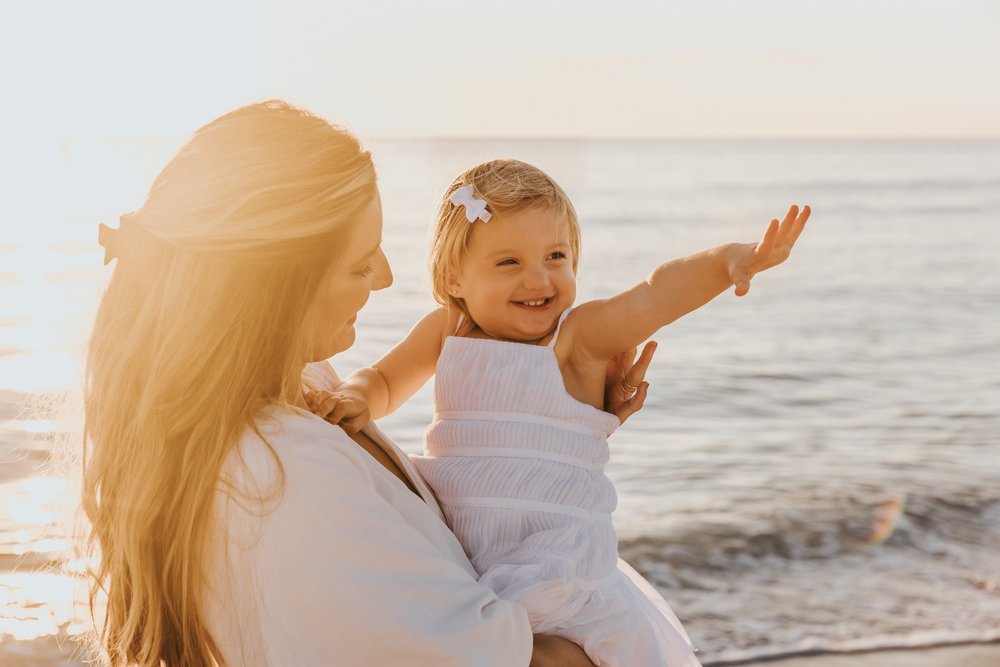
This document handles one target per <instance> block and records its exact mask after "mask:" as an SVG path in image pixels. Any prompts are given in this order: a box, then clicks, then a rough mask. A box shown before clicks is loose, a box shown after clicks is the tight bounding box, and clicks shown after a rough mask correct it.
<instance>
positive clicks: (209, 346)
mask: <svg viewBox="0 0 1000 667" xmlns="http://www.w3.org/2000/svg"><path fill="white" fill-rule="evenodd" d="M375 193H376V185H375V172H374V168H373V165H372V161H371V156H370V155H369V154H368V153H367V152H365V151H364V150H362V148H361V145H360V144H359V142H358V140H357V139H356V138H355V137H354V136H353V135H351V134H350V133H349V132H348V131H346V130H345V129H343V128H339V127H335V126H332V125H330V124H329V123H328V122H326V121H325V120H323V119H321V118H318V117H316V116H314V115H312V114H310V113H308V112H306V111H304V110H301V109H297V108H295V107H292V106H290V105H288V104H286V103H284V102H281V101H269V102H263V103H261V104H255V105H252V106H247V107H243V108H241V109H237V110H236V111H233V112H232V113H229V114H226V115H224V116H222V117H220V118H218V119H216V120H214V121H212V122H211V123H209V124H208V125H206V126H204V127H202V128H201V129H199V130H198V131H197V132H196V133H195V134H194V136H193V137H192V138H191V139H190V140H189V141H188V142H187V144H185V145H184V146H183V147H182V148H181V149H180V150H179V151H178V153H177V154H176V155H175V156H174V158H173V159H172V160H171V161H170V163H169V164H168V165H167V166H166V168H165V169H164V170H163V171H162V172H161V173H160V175H159V176H158V177H157V179H156V181H155V182H154V183H153V186H152V188H151V189H150V191H149V194H148V196H147V199H146V202H145V203H144V204H143V206H142V207H141V208H140V209H138V210H136V211H134V212H132V213H129V214H128V215H126V216H123V217H122V221H121V227H120V228H119V229H118V230H111V231H110V232H109V231H108V230H103V231H104V233H105V234H106V236H108V237H112V238H106V239H105V245H106V247H107V248H108V250H109V252H112V253H113V256H117V257H118V263H117V265H116V267H115V270H114V275H113V276H112V279H111V281H110V284H109V285H108V288H107V291H106V292H105V294H104V296H103V298H102V300H101V304H100V307H99V310H98V313H97V318H96V322H95V324H94V331H93V335H92V338H91V341H90V347H89V350H88V356H87V365H86V386H85V390H84V400H85V410H86V420H85V426H84V443H85V448H86V449H87V450H89V451H85V456H84V481H83V484H84V487H83V508H84V511H85V513H86V515H87V519H88V520H89V522H90V525H91V528H90V534H89V537H88V542H87V548H88V551H89V552H90V553H91V554H92V555H94V556H96V557H99V565H95V566H94V569H93V570H92V571H91V576H92V582H91V594H90V603H91V612H92V613H96V612H95V611H94V610H95V602H96V600H97V599H98V598H100V597H103V596H106V602H107V611H106V614H105V615H104V617H103V622H101V621H99V625H101V626H102V632H101V642H102V644H103V646H104V649H105V650H106V651H107V652H108V654H109V658H110V663H111V665H126V664H128V665H132V664H137V665H143V666H146V665H157V666H159V665H161V664H165V665H196V666H201V665H211V664H214V662H213V661H216V660H217V661H219V662H221V657H220V656H219V655H218V651H217V649H216V647H215V644H214V643H213V642H212V639H211V638H210V637H209V635H208V631H207V629H206V627H205V620H204V617H203V616H202V613H201V607H200V605H201V601H202V594H203V591H204V590H205V589H206V584H207V583H208V582H206V581H205V577H206V572H205V566H206V558H207V557H208V544H209V539H210V536H211V535H212V532H213V530H217V529H218V526H216V527H215V528H213V526H212V509H213V502H214V497H215V494H216V492H217V490H218V489H219V488H220V485H224V483H225V480H223V479H221V477H222V475H223V474H224V470H223V463H224V462H225V461H226V459H227V457H228V456H229V455H230V454H231V453H232V452H233V451H234V449H235V448H236V447H237V446H238V444H239V441H240V437H241V435H242V434H243V433H244V432H245V431H246V430H247V429H248V428H250V429H254V430H255V431H256V430H257V427H256V425H255V417H257V416H259V413H260V412H261V410H262V409H263V408H264V407H265V406H267V405H270V404H284V403H290V402H292V401H293V400H294V398H295V396H296V395H297V393H298V392H299V391H300V379H299V373H300V371H301V367H302V363H303V361H305V359H304V358H303V350H304V349H305V345H306V341H304V340H303V338H304V333H303V326H302V322H303V320H304V318H305V315H306V312H307V310H308V308H309V306H310V303H311V301H312V300H313V296H314V294H315V289H316V286H317V285H319V284H320V282H321V279H322V277H323V276H324V274H325V272H326V271H327V270H329V268H330V267H331V266H333V265H335V264H336V262H337V259H338V252H339V251H340V249H341V247H342V246H343V245H344V244H345V236H346V235H348V234H350V233H352V232H353V231H354V229H355V228H354V225H353V224H352V223H353V221H354V220H356V219H357V217H358V215H359V213H360V212H361V211H362V210H363V209H364V207H365V206H366V205H367V204H369V203H370V202H371V200H372V198H373V197H374V196H375ZM258 433H259V431H258ZM271 454H272V455H274V452H273V450H272V452H271ZM275 458H276V457H275ZM277 463H278V466H279V468H278V469H279V470H280V462H277ZM278 483H279V485H278V487H277V490H278V492H280V489H281V485H282V484H283V477H281V478H280V479H279V480H278Z"/></svg>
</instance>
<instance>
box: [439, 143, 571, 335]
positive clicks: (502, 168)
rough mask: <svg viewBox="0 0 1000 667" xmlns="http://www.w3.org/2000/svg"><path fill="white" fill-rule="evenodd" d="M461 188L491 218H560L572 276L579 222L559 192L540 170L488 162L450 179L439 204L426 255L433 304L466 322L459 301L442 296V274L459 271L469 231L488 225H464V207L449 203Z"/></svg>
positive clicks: (511, 162)
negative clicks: (546, 211)
mask: <svg viewBox="0 0 1000 667" xmlns="http://www.w3.org/2000/svg"><path fill="white" fill-rule="evenodd" d="M466 185H471V186H472V191H473V196H474V197H477V198H479V199H484V200H486V204H487V210H489V212H491V213H493V214H497V213H500V214H503V213H515V212H517V211H521V210H524V209H527V208H531V207H534V206H544V207H548V208H550V209H552V210H553V211H554V212H555V213H556V215H557V216H559V217H561V218H564V219H565V220H566V223H567V224H568V225H569V241H570V248H571V250H572V251H573V271H576V267H577V264H578V263H579V261H580V223H579V221H578V220H577V217H576V210H575V209H574V208H573V204H572V202H570V200H569V197H568V196H567V195H566V193H565V192H564V191H563V189H562V188H561V187H559V184H558V183H556V182H555V181H554V180H552V178H551V177H550V176H549V175H548V174H546V173H545V172H544V171H542V170H541V169H539V168H538V167H535V166H533V165H530V164H528V163H526V162H521V161H520V160H490V161H489V162H484V163H482V164H479V165H476V166H475V167H472V168H471V169H469V170H467V171H466V172H464V173H463V174H461V175H460V176H459V177H458V178H456V179H455V180H454V182H452V184H451V185H449V186H448V191H447V192H445V195H444V198H443V199H442V200H441V206H440V208H439V209H438V214H437V224H436V225H435V229H434V239H433V241H432V244H431V253H430V272H431V289H432V291H433V293H434V300H435V301H437V302H438V303H440V304H441V305H442V306H448V307H452V308H457V309H458V310H459V311H460V312H462V313H465V316H466V317H469V313H468V312H467V311H466V308H465V304H464V303H463V302H462V300H461V299H459V298H457V297H454V296H452V295H451V294H449V293H448V288H447V280H448V274H449V273H457V272H458V271H459V269H460V268H461V266H462V259H463V256H464V254H465V251H466V248H467V247H468V242H469V234H471V233H472V229H473V227H474V226H475V225H480V224H494V223H493V222H492V221H491V222H490V223H483V222H482V221H480V220H477V221H476V222H474V223H471V224H470V223H469V220H468V218H467V217H466V215H465V209H464V207H462V206H456V205H455V204H452V203H451V199H450V197H451V195H452V194H453V193H454V192H455V191H456V190H458V189H459V188H461V187H464V186H466Z"/></svg>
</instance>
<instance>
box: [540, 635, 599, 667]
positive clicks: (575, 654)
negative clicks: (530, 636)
mask: <svg viewBox="0 0 1000 667" xmlns="http://www.w3.org/2000/svg"><path fill="white" fill-rule="evenodd" d="M529 667H594V663H593V662H591V660H590V658H589V657H587V654H586V653H585V652H584V650H583V649H582V648H580V647H579V646H577V645H576V644H574V643H573V642H571V641H570V640H568V639H563V638H562V637H554V636H552V635H535V646H534V648H533V650H532V651H531V664H530V665H529Z"/></svg>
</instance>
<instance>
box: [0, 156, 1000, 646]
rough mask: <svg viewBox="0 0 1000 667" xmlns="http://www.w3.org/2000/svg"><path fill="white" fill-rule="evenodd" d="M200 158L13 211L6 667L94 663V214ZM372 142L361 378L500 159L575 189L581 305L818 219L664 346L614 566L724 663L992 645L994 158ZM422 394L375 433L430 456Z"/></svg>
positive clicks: (72, 167)
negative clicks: (85, 442)
mask: <svg viewBox="0 0 1000 667" xmlns="http://www.w3.org/2000/svg"><path fill="white" fill-rule="evenodd" d="M179 143H180V142H179V140H174V139H148V140H141V141H138V140H137V141H126V140H118V141H110V140H96V139H95V140H79V141H67V142H63V143H62V144H60V145H59V146H58V147H57V148H54V149H53V150H52V151H50V152H48V153H46V154H45V155H43V156H41V157H38V156H36V157H35V158H34V159H35V160H36V164H35V168H32V169H28V170H27V171H26V174H25V177H24V180H25V181H30V183H26V184H25V187H24V188H22V189H20V190H19V191H18V192H17V193H15V194H16V195H17V196H15V197H13V198H11V199H10V200H9V201H8V202H6V203H5V205H4V206H5V208H4V209H3V214H4V215H3V218H4V219H3V221H2V225H3V238H2V239H0V463H2V467H0V664H4V665H22V664H23V665H63V664H65V665H70V664H77V663H76V662H75V661H74V659H73V658H72V657H71V653H72V651H73V649H74V645H73V643H72V642H67V641H65V638H66V637H67V636H68V635H72V634H74V633H77V632H79V631H80V630H81V629H82V628H83V627H84V624H85V621H86V601H85V599H84V598H83V597H82V593H83V587H82V586H81V585H80V583H79V582H78V581H75V580H74V579H73V578H72V577H71V576H70V573H71V572H72V571H74V570H76V571H79V570H80V568H81V564H79V563H75V562H73V560H72V557H71V554H70V549H69V540H68V533H67V528H66V520H67V518H69V517H72V515H73V508H74V500H75V497H76V490H75V488H76V481H75V480H74V479H73V478H72V477H71V476H69V477H67V475H65V474H61V473H60V472H59V470H58V469H53V468H52V466H51V465H49V464H48V463H47V462H48V460H49V455H50V453H51V450H52V449H53V442H54V440H55V437H56V434H57V433H58V432H60V431H62V430H65V429H67V428H69V429H72V428H73V425H74V424H75V423H76V421H75V419H74V417H73V416H72V415H70V417H69V418H66V417H65V415H66V414H67V413H69V412H71V411H68V410H67V409H65V407H63V408H62V409H61V411H60V415H61V417H60V418H59V419H56V415H54V414H53V413H52V412H51V406H53V405H56V406H59V405H60V403H59V401H60V400H62V397H63V396H65V395H68V396H70V397H72V396H74V395H76V394H77V393H78V388H79V383H80V376H81V373H82V371H81V363H80V359H81V354H82V350H83V347H84V345H85V342H86V336H87V334H88V330H89V327H90V323H91V320H92V317H93V312H94V309H95V307H96V303H97V300H98V299H99V297H100V293H101V290H102V288H103V285H104V284H105V281H106V280H107V278H108V276H109V274H110V268H109V267H103V266H102V265H101V258H102V251H101V249H100V248H99V247H98V246H97V244H96V232H97V229H96V227H97V224H98V223H99V222H105V223H108V224H112V225H114V224H115V221H116V220H117V217H118V216H119V215H120V214H122V213H124V212H126V211H128V210H131V209H132V208H135V207H137V206H139V205H140V204H141V202H142V199H143V196H144V193H145V189H146V188H147V187H148V186H149V184H150V183H151V182H152V180H153V178H154V177H155V176H156V173H157V172H158V170H159V168H160V167H162V166H163V164H165V163H166V161H167V159H169V156H170V154H171V153H172V151H173V150H175V149H176V148H177V147H178V146H179ZM368 146H369V148H370V149H371V150H372V153H373V155H374V157H375V160H376V163H377V165H378V169H379V174H380V189H381V192H382V197H383V207H384V216H385V230H384V248H385V250H386V254H387V256H388V258H389V261H390V263H391V265H392V267H393V271H394V273H395V284H394V285H393V287H391V288H390V289H388V290H385V291H383V292H379V293H376V294H374V295H373V296H372V299H371V301H370V302H369V305H368V306H367V307H366V309H365V310H364V311H363V312H362V313H361V315H360V316H359V321H358V325H357V331H358V338H357V343H356V344H355V346H354V347H353V348H352V349H351V350H349V351H348V352H346V353H344V354H342V355H339V356H338V357H337V358H336V359H335V360H334V365H335V367H336V368H337V369H338V370H339V371H340V372H341V373H342V374H343V373H347V372H349V371H350V370H352V369H353V368H355V367H357V366H359V365H366V364H368V363H370V362H371V361H373V360H375V359H376V358H377V357H378V356H380V355H381V354H382V353H383V352H384V351H386V350H387V349H388V348H389V347H390V346H391V345H393V344H394V343H395V342H397V341H398V340H399V339H400V338H401V337H402V336H403V335H405V333H406V332H407V331H408V330H409V328H410V327H411V326H412V325H413V324H414V323H415V322H416V321H417V319H418V318H419V317H420V316H421V315H422V314H423V313H424V312H426V311H427V310H428V309H429V308H431V307H432V306H433V302H432V300H431V298H430V296H429V292H430V290H429V281H428V279H427V277H426V270H425V256H426V250H427V246H428V240H429V237H428V232H429V227H430V225H431V222H432V219H433V215H434V210H435V207H436V204H437V199H438V197H439V196H440V194H441V193H442V192H443V190H444V188H445V187H446V186H447V184H448V183H449V182H450V180H451V179H452V178H453V177H454V176H455V175H457V174H458V173H459V172H460V171H462V170H463V169H465V168H467V167H468V166H471V165H472V164H475V163H476V162H479V161H481V160H485V159H489V158H493V157H516V158H519V159H522V160H526V161H529V162H532V163H534V164H536V165H538V166H540V167H541V168H543V169H544V170H546V171H547V172H548V173H550V174H551V175H552V176H553V177H555V179H556V180H557V181H559V182H560V183H561V184H562V186H563V187H564V188H565V189H566V190H567V192H568V193H569V195H570V197H571V198H572V199H573V201H574V204H575V206H576V208H577V211H578V213H579V216H580V220H581V226H582V231H583V248H582V258H581V263H580V274H579V275H580V278H579V294H578V299H579V302H582V301H586V300H589V299H594V298H603V297H607V296H610V295H612V294H615V293H617V292H619V291H621V290H624V289H626V288H627V287H629V286H631V285H632V284H634V283H636V282H637V281H639V280H642V279H643V278H644V277H645V276H647V275H648V274H649V272H650V271H651V270H652V269H653V268H654V267H655V266H656V265H657V264H659V263H661V262H664V261H667V260H669V259H672V258H675V257H679V256H682V255H686V254H689V253H692V252H696V251H698V250H701V249H704V248H707V247H711V246H715V245H719V244H722V243H727V242H731V241H753V240H757V239H758V238H759V236H760V235H761V234H762V233H763V231H764V229H765V227H766V225H767V223H768V222H769V221H770V220H771V218H774V217H781V216H782V214H783V213H784V211H785V210H787V207H788V205H790V204H792V203H798V204H809V205H810V206H811V207H812V209H813V215H812V218H811V219H810V221H809V223H808V225H807V228H806V230H805V232H804V233H803V235H802V237H801V238H800V239H799V243H798V245H797V246H796V248H795V251H794V252H793V254H792V257H791V258H790V259H789V260H788V262H786V263H785V264H784V265H781V266H779V267H777V268H776V269H773V270H771V271H768V272H766V273H764V274H761V275H759V276H757V277H756V278H755V279H754V281H753V284H752V288H751V291H750V294H749V295H748V296H747V297H744V298H736V297H735V296H733V294H732V291H731V290H730V291H729V292H728V293H725V294H723V295H722V296H720V297H718V298H717V299H716V300H715V301H713V302H712V303H710V304H708V305H707V306H705V307H704V308H702V309H700V310H698V311H696V312H694V313H692V314H690V315H688V316H686V317H684V318H682V319H681V320H679V321H677V322H675V323H673V324H670V325H669V326H667V327H665V328H663V329H662V330H660V331H659V332H658V333H657V334H656V335H655V336H654V338H655V340H657V341H658V342H659V348H658V351H657V353H656V357H655V359H654V361H653V365H652V367H651V368H650V371H649V373H648V376H647V379H648V380H649V382H650V384H651V388H650V391H649V398H648V400H647V402H646V407H645V409H644V410H643V411H642V412H640V413H639V414H636V415H635V416H633V417H632V418H631V419H630V420H629V421H628V422H627V423H626V424H625V425H624V426H623V427H622V428H620V429H619V430H618V431H617V432H616V433H615V435H614V436H613V437H612V439H611V451H612V454H611V461H610V463H609V465H608V468H607V472H608V475H609V476H610V477H611V479H612V481H613V482H614V483H615V485H616V487H617V490H618V495H619V504H618V509H617V512H616V514H615V522H616V525H617V528H618V531H619V536H620V551H621V555H622V557H624V558H625V559H626V560H628V561H630V562H631V563H632V564H633V565H634V566H636V568H637V569H639V570H640V571H641V572H643V573H644V574H645V575H646V576H647V577H648V578H649V579H650V580H651V581H652V582H653V583H654V584H655V585H656V586H657V587H658V588H659V590H660V591H661V592H662V593H663V594H664V596H665V597H666V599H667V600H668V602H669V603H670V604H671V606H672V607H673V608H674V610H675V611H676V612H677V614H678V616H679V617H680V618H681V619H682V621H683V622H684V624H685V627H686V628H687V630H688V631H689V633H690V635H691V638H692V640H693V642H694V644H695V645H696V647H698V649H699V650H700V654H701V658H702V660H703V662H705V663H706V664H713V663H715V664H724V663H726V662H731V661H737V660H745V659H751V658H759V657H763V656H776V655H785V654H789V653H801V652H836V651H845V650H855V649H865V648H880V647H890V646H892V647H895V646H922V645H929V644H941V643H951V642H967V641H989V640H997V639H1000V557H998V556H997V554H998V553H1000V268H998V258H1000V141H997V140H991V141H986V140H983V141H974V140H963V141H946V140H921V141H916V140H915V141H906V140H856V141H854V140H734V141H730V140H628V141H610V140H471V139H470V140H415V139H414V140H401V139H380V140H372V141H370V142H368ZM42 162H44V163H45V164H46V165H49V166H50V167H51V168H49V169H41V168H40V167H38V165H39V164H42ZM43 172H44V174H45V178H44V179H42V178H40V177H39V174H41V173H43ZM14 221H16V223H15V222H14ZM431 384H432V383H429V384H428V386H426V387H425V388H424V389H422V390H421V391H420V392H419V393H418V394H417V396H415V397H414V398H413V399H412V400H411V401H410V402H408V403H407V404H406V405H405V406H403V407H402V408H401V409H400V410H399V411H398V412H397V413H396V414H393V415H391V416H390V417H388V418H386V419H385V420H383V422H382V424H381V425H382V426H383V428H384V429H385V430H386V431H387V432H388V433H389V434H390V435H392V436H393V437H394V438H395V439H396V440H397V442H398V443H399V444H400V445H401V446H402V447H404V448H405V449H407V450H408V451H411V452H418V451H420V449H421V438H422V433H423V430H424V428H425V427H426V426H427V424H428V423H429V421H430V418H431V415H432V409H431ZM76 418H77V419H78V415H77V417H76ZM63 469H65V468H63Z"/></svg>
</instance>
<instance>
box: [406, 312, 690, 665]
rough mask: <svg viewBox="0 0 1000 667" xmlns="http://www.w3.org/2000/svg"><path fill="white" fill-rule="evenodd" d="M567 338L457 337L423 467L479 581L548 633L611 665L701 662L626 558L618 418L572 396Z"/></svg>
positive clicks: (448, 346) (442, 360) (439, 387)
mask: <svg viewBox="0 0 1000 667" xmlns="http://www.w3.org/2000/svg"><path fill="white" fill-rule="evenodd" d="M568 313H569V311H568V310H567V311H566V312H564V313H563V314H562V316H561V318H560V320H559V326H560V327H561V326H562V322H563V321H564V320H565V318H566V316H567V315H568ZM558 336H559V328H557V329H556V332H555V334H554V335H553V336H552V342H551V343H550V344H549V345H548V346H540V345H527V344H523V343H516V342H508V341H499V340H493V339H483V338H461V337H457V336H449V337H448V338H446V339H445V341H444V345H443V347H442V350H441V355H440V356H439V357H438V362H437V369H436V380H435V384H434V400H435V411H436V415H435V419H434V423H432V424H431V425H430V427H429V428H428V429H427V434H426V438H425V454H426V456H425V457H422V458H417V459H416V460H415V462H416V464H417V468H418V470H419V471H420V473H421V475H422V476H423V477H424V479H425V480H426V481H427V483H429V484H430V485H431V487H432V488H433V489H434V491H435V493H436V494H437V499H438V501H439V502H440V503H441V506H442V508H443V509H444V512H445V516H446V518H447V520H448V522H449V523H450V525H451V527H452V530H454V531H455V534H456V535H457V536H458V538H459V540H460V541H461V542H462V544H463V545H464V546H465V549H466V552H467V553H468V554H469V557H470V558H471V559H472V564H473V565H474V566H475V568H476V571H477V572H478V573H479V575H480V579H479V581H480V583H483V584H486V585H487V586H489V587H490V588H492V589H493V590H495V591H496V592H497V594H498V595H499V596H500V597H501V598H503V599H507V600H513V601H515V602H517V603H519V604H520V605H522V606H523V607H524V608H525V609H527V611H528V619H529V620H530V621H531V626H532V628H533V630H534V631H535V632H536V633H547V634H555V635H559V636H562V637H565V638H567V639H570V640H572V641H574V642H576V643H578V644H580V645H581V646H582V647H583V649H584V650H585V651H586V652H587V654H588V655H589V656H590V658H591V660H593V661H594V662H595V663H597V664H600V665H602V666H607V667H619V666H622V667H624V666H627V667H663V665H670V667H682V666H683V667H688V666H692V667H693V666H695V665H697V664H698V660H697V658H696V657H695V656H694V653H693V652H692V649H691V645H690V640H689V638H688V636H687V634H686V633H685V632H684V629H683V628H682V627H681V624H680V622H679V621H678V620H677V617H676V616H675V615H674V613H673V612H672V611H671V610H670V608H669V606H668V605H667V603H666V602H665V601H664V600H663V598H662V597H661V596H660V595H659V593H657V592H656V590H655V589H653V587H652V586H650V585H649V584H648V583H647V582H646V581H644V580H643V579H642V577H640V576H639V575H638V574H637V573H636V572H635V571H634V570H633V569H632V568H630V567H629V566H628V565H627V564H626V563H624V561H620V560H619V558H618V540H617V536H616V534H615V530H614V526H613V525H612V523H611V513H612V512H613V511H614V509H615V506H616V504H617V496H616V494H615V489H614V486H613V485H612V483H611V481H610V480H609V479H608V478H607V477H606V476H605V475H604V464H605V463H606V462H607V461H608V455H609V452H608V442H607V438H608V436H609V435H610V434H611V433H612V432H613V431H614V430H615V429H616V428H617V427H618V424H619V422H618V418H617V417H615V416H614V415H611V414H608V413H607V412H604V411H602V410H598V409H597V408H595V407H593V406H592V405H588V404H586V403H583V402H581V401H578V400H577V399H575V398H574V397H573V396H571V395H570V394H569V393H568V392H567V391H566V388H565V385H564V383H563V378H562V373H561V371H560V370H559V364H558V360H557V359H556V356H555V352H554V350H553V348H554V346H555V343H556V340H557V338H558Z"/></svg>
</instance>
